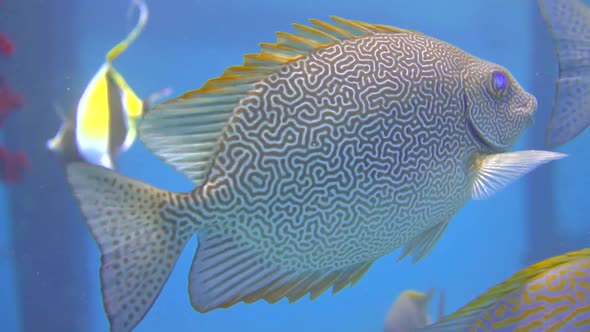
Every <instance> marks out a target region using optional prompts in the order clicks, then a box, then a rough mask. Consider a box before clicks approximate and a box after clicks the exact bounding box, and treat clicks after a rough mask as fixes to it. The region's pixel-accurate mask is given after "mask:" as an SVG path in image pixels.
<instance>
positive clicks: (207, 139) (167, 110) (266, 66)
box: [139, 18, 403, 298]
mask: <svg viewBox="0 0 590 332" xmlns="http://www.w3.org/2000/svg"><path fill="white" fill-rule="evenodd" d="M310 21H311V23H312V24H311V26H304V25H300V24H294V25H293V27H294V29H295V32H294V33H285V32H279V33H277V40H276V42H275V43H274V44H271V43H263V44H261V45H260V48H261V50H260V53H258V54H247V55H245V56H244V63H243V64H242V65H238V66H232V67H229V68H227V69H226V70H225V71H224V72H223V74H222V75H220V76H219V77H218V78H214V79H211V80H209V81H207V82H206V83H205V84H204V85H203V86H202V87H201V88H199V89H196V90H192V91H188V92H186V93H184V94H183V95H181V96H180V97H177V98H172V99H170V100H167V101H164V102H161V103H159V104H157V105H154V106H153V107H151V108H150V111H149V112H147V114H146V115H145V116H144V117H143V118H142V121H141V122H140V125H139V137H140V139H141V141H142V142H143V143H144V144H145V146H146V147H147V148H148V149H149V150H151V151H152V152H153V153H154V154H155V155H157V156H158V157H160V158H161V159H163V160H164V161H166V162H167V163H168V164H170V165H172V166H173V167H175V168H176V169H177V170H179V171H180V172H182V173H183V174H185V176H187V177H189V178H190V179H191V180H192V181H193V182H194V183H195V184H196V185H197V186H199V185H201V184H203V180H204V179H205V177H206V175H207V174H208V172H207V170H208V169H209V167H210V165H211V164H210V163H211V162H212V161H213V160H214V157H215V153H216V151H217V148H218V145H217V142H218V140H219V135H220V134H221V131H222V130H223V128H225V126H226V124H227V121H229V119H231V117H232V116H233V114H234V111H235V109H236V107H238V105H239V103H241V102H242V101H244V98H246V97H247V96H248V94H249V93H252V91H253V90H254V88H255V86H256V84H257V83H258V82H260V81H262V80H264V79H265V78H266V77H268V76H270V75H272V74H273V73H277V72H278V71H279V70H280V69H281V68H282V67H283V66H286V65H287V64H289V63H292V62H294V61H297V60H300V59H304V58H305V57H307V56H309V55H310V54H312V53H313V52H315V51H317V50H318V49H322V48H325V47H329V46H330V45H334V44H337V43H340V42H342V41H344V40H346V39H355V38H360V37H363V36H367V35H371V34H376V33H382V32H384V31H386V29H384V28H378V27H376V26H374V25H371V24H367V23H359V22H357V21H349V20H345V19H342V18H335V19H334V25H333V24H329V23H325V22H321V21H318V20H310ZM387 31H389V32H396V31H403V30H397V29H394V28H391V29H390V30H387ZM369 266H370V264H367V265H363V266H360V267H359V268H358V270H357V271H351V272H347V273H350V275H348V274H347V275H348V276H347V277H346V278H343V277H342V274H341V275H340V276H339V277H338V278H339V279H338V280H339V281H338V282H336V284H335V286H334V292H336V291H338V290H339V289H341V288H342V287H344V286H345V285H346V284H348V283H349V282H350V283H354V282H356V281H358V279H359V278H360V276H361V275H362V274H363V273H364V272H366V270H367V269H368V268H369ZM330 278H336V276H330ZM326 280H328V279H326ZM328 281H329V280H328ZM326 286H327V283H326V284H319V285H316V288H315V290H314V292H313V294H315V295H318V294H320V293H321V291H323V290H324V289H325V287H326ZM306 292H307V290H306ZM293 294H296V295H297V296H303V294H305V292H302V293H300V292H297V293H293ZM313 294H312V297H313V296H315V295H313ZM297 296H295V295H293V296H292V297H290V298H295V297H297Z"/></svg>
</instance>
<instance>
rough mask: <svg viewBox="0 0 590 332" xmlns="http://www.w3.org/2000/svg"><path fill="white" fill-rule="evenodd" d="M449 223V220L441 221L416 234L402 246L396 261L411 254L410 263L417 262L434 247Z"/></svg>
mask: <svg viewBox="0 0 590 332" xmlns="http://www.w3.org/2000/svg"><path fill="white" fill-rule="evenodd" d="M449 223H450V220H449V221H445V222H441V223H439V224H437V225H435V226H433V227H431V228H429V229H427V230H426V231H424V232H422V233H420V234H418V235H416V236H415V237H414V238H413V239H412V240H410V241H409V242H408V243H407V244H406V245H405V246H404V249H403V252H402V254H401V255H400V257H399V258H398V262H399V261H401V260H402V259H404V258H405V257H406V256H408V255H409V254H412V255H413V257H412V263H417V262H418V261H420V260H421V259H422V258H424V257H426V256H427V255H428V253H430V251H431V250H432V248H434V245H435V244H436V243H437V242H438V240H440V238H441V236H442V235H443V233H444V232H445V230H446V229H447V226H448V225H449Z"/></svg>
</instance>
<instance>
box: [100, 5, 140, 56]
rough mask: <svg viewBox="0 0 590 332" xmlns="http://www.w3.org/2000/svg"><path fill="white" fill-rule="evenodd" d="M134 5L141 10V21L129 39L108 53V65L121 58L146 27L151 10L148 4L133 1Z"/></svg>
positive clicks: (138, 21)
mask: <svg viewBox="0 0 590 332" xmlns="http://www.w3.org/2000/svg"><path fill="white" fill-rule="evenodd" d="M133 4H134V5H135V6H137V8H138V10H139V19H138V20H137V23H136V25H135V27H134V28H133V29H132V30H131V32H130V33H129V34H128V35H127V37H125V39H123V40H122V41H121V42H119V43H118V44H117V45H115V46H114V47H113V48H111V50H110V51H109V52H108V53H107V56H106V61H107V62H108V63H110V62H113V61H114V60H115V59H116V58H117V57H119V55H121V53H123V52H124V51H125V50H126V49H127V48H128V47H129V45H131V43H133V42H134V41H135V39H137V37H139V34H140V33H141V32H142V31H143V29H144V28H145V25H146V24H147V21H148V17H149V10H148V7H147V5H146V3H145V2H144V1H143V0H133Z"/></svg>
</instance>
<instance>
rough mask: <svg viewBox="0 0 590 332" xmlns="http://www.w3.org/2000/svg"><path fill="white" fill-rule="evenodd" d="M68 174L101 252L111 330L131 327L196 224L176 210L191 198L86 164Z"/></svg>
mask: <svg viewBox="0 0 590 332" xmlns="http://www.w3.org/2000/svg"><path fill="white" fill-rule="evenodd" d="M67 178H68V181H69V183H70V185H71V188H72V190H73V193H74V195H75V196H76V198H77V200H78V203H79V205H80V209H81V211H82V213H83V215H84V216H85V218H86V223H87V224H88V227H89V228H90V231H91V233H92V235H93V237H94V239H95V240H96V242H97V244H98V246H99V248H100V252H101V267H100V279H101V288H102V296H103V303H104V308H105V311H106V313H107V316H108V318H109V321H110V324H111V329H110V330H111V332H124V331H131V330H132V329H133V328H134V327H135V326H136V325H137V324H139V322H140V321H141V320H142V319H143V317H144V316H145V315H146V314H147V312H148V311H149V309H150V308H151V307H152V305H153V303H154V302H155V300H156V298H157V297H158V295H159V294H160V292H161V290H162V288H163V286H164V284H165V282H166V281H167V280H168V277H169V276H170V273H171V272H172V269H173V268H174V266H175V264H176V261H177V260H178V257H179V255H180V253H181V251H182V249H183V248H184V246H185V245H186V243H187V242H188V240H189V239H190V238H191V237H192V236H193V235H194V234H195V232H196V230H197V226H198V225H197V224H196V222H195V221H194V220H192V219H191V218H190V217H189V216H188V215H186V214H183V213H178V211H179V210H180V209H182V207H183V206H184V205H185V204H187V203H188V200H189V199H190V196H189V195H188V194H182V193H171V192H167V191H163V190H159V189H157V188H155V187H152V186H150V185H148V184H145V183H143V182H140V181H137V180H134V179H131V178H128V177H125V176H123V175H120V174H118V173H117V172H115V171H111V170H108V169H105V168H102V167H99V166H95V165H89V164H85V163H71V164H69V165H68V166H67Z"/></svg>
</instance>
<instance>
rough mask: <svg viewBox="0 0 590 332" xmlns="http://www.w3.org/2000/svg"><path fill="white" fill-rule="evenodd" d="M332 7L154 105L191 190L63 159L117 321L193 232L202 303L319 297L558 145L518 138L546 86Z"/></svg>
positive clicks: (143, 306)
mask: <svg viewBox="0 0 590 332" xmlns="http://www.w3.org/2000/svg"><path fill="white" fill-rule="evenodd" d="M333 20H334V22H333V23H331V24H330V23H325V22H322V21H318V20H311V23H312V25H311V26H303V25H299V24H295V25H294V27H295V29H296V31H297V32H296V33H295V34H288V33H282V32H279V33H277V35H278V41H277V42H276V44H262V45H261V47H262V52H261V53H260V54H249V55H246V56H245V61H244V64H243V65H241V66H236V67H230V68H228V69H227V70H226V71H225V72H224V73H223V75H222V76H221V77H219V78H216V79H212V80H210V81H208V82H207V83H206V84H205V85H204V86H203V87H201V88H200V89H198V90H195V91H191V92H188V93H186V94H184V95H183V96H181V97H179V98H176V99H173V100H170V101H167V102H164V103H162V104H159V105H156V107H155V108H154V109H153V110H152V111H151V112H150V113H148V114H147V115H146V116H145V118H144V119H143V120H142V122H141V123H140V126H139V137H140V139H141V140H142V141H143V142H144V143H145V144H146V146H147V147H148V148H149V149H151V150H152V151H153V152H154V153H155V154H156V155H158V156H159V157H160V158H162V159H163V160H165V161H166V162H167V163H169V164H171V165H173V166H174V167H175V168H176V169H178V170H179V171H181V172H183V173H184V174H185V175H186V176H187V177H189V178H190V179H191V180H192V181H193V182H194V184H195V185H196V188H195V189H194V190H193V191H191V192H189V193H172V192H168V191H164V190H160V189H156V188H154V187H152V186H150V185H148V184H145V183H141V182H138V181H136V180H133V179H130V178H127V177H124V176H122V175H119V174H117V173H115V172H113V171H110V170H107V169H103V168H100V167H95V166H89V165H81V164H73V165H71V166H70V167H69V168H68V176H69V181H70V183H71V185H72V188H73V191H74V192H75V195H76V196H77V198H78V200H79V202H80V205H81V209H82V211H83V213H84V214H85V216H86V218H87V223H88V225H89V227H90V230H91V231H92V234H93V235H94V237H95V239H96V241H97V242H98V245H99V246H100V249H101V251H102V254H103V256H102V267H101V278H102V292H103V301H104V304H105V308H106V312H107V314H108V317H109V319H110V322H111V331H117V332H119V331H128V330H130V329H132V328H133V327H134V326H136V325H137V324H138V323H139V322H140V320H141V319H142V318H143V317H144V315H145V314H146V313H147V311H148V310H149V309H150V307H151V306H152V304H153V302H154V301H155V299H156V298H157V296H158V294H159V293H160V291H161V289H162V287H163V285H164V283H165V282H166V280H167V278H168V276H169V274H170V272H171V271H172V268H173V267H174V265H175V263H176V261H177V259H178V256H179V255H180V252H181V251H182V249H183V248H184V246H185V244H186V243H187V241H188V240H189V239H190V238H191V237H192V236H194V235H195V234H196V233H198V236H199V247H198V250H197V253H196V255H195V258H194V261H193V264H192V268H191V271H190V276H189V283H190V285H189V292H190V296H191V302H192V305H193V307H194V308H195V309H196V310H198V311H200V312H206V311H209V310H212V309H215V308H220V307H224V308H225V307H230V306H232V305H233V304H235V303H238V302H240V301H243V302H247V303H251V302H254V301H257V300H259V299H265V300H266V301H268V302H271V303H272V302H276V301H279V300H280V299H282V298H284V297H286V298H288V299H289V301H291V302H293V301H296V300H298V299H299V298H301V297H303V296H304V295H306V294H308V293H310V294H311V298H312V299H313V298H316V297H317V296H319V295H320V294H322V293H323V292H324V291H325V290H327V289H328V288H330V287H333V292H338V291H339V290H341V289H342V288H344V287H345V286H346V285H348V284H354V283H356V282H357V281H358V280H359V279H360V278H361V277H362V276H363V274H364V273H365V272H366V271H367V270H368V269H369V267H370V266H371V264H372V263H373V262H374V261H375V260H376V259H378V258H379V257H381V256H383V255H385V254H387V253H390V252H392V251H393V250H396V249H398V248H401V247H403V248H404V249H403V254H402V257H403V256H405V255H407V254H410V253H411V254H413V255H414V260H418V259H420V258H422V257H424V256H425V255H426V254H427V253H428V252H429V251H430V250H431V249H432V247H433V246H434V245H435V243H436V242H437V240H438V239H439V238H440V236H441V235H442V234H443V232H444V230H445V229H446V227H447V225H448V224H449V222H450V221H451V218H452V217H453V216H454V215H455V214H456V213H457V211H459V209H461V207H462V206H463V205H464V204H465V203H466V202H467V201H468V200H469V199H470V198H484V197H487V196H489V195H491V194H492V193H493V192H495V191H497V190H499V189H501V188H503V187H505V186H506V185H508V184H509V183H511V182H513V181H514V180H515V179H517V178H519V177H520V176H522V175H524V174H525V173H527V172H529V171H531V170H532V169H534V168H535V167H537V166H539V165H540V164H542V163H545V162H548V161H550V160H555V159H559V158H562V157H563V156H564V155H563V154H559V153H552V152H544V151H521V152H506V151H507V150H508V149H509V148H510V147H511V146H512V145H513V144H514V143H515V142H516V140H517V139H518V137H519V136H520V135H521V134H522V132H523V131H524V129H525V128H526V127H527V126H529V124H530V123H531V121H532V118H533V112H534V110H535V109H536V106H537V102H536V99H535V98H534V97H533V96H532V95H530V94H528V93H526V92H525V91H523V90H522V88H521V87H520V86H519V84H518V83H517V82H516V81H515V80H514V78H513V77H512V76H511V74H510V73H509V72H508V71H507V70H506V69H505V68H503V67H501V66H498V65H496V64H493V63H489V62H486V61H483V60H481V59H478V58H475V57H473V56H471V55H470V54H467V53H465V52H464V51H462V50H460V49H458V48H456V47H453V46H451V45H449V44H447V43H445V42H442V41H439V40H436V39H434V38H431V37H428V36H425V35H423V34H420V33H417V32H414V31H408V30H403V29H398V28H393V27H389V26H383V25H376V24H367V23H363V22H359V21H352V20H346V19H342V18H338V17H333Z"/></svg>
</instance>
